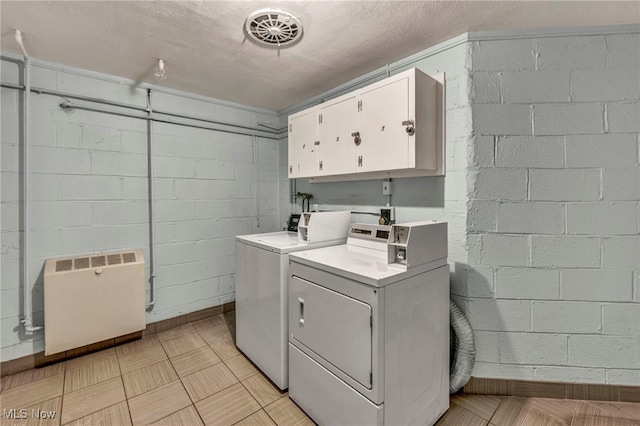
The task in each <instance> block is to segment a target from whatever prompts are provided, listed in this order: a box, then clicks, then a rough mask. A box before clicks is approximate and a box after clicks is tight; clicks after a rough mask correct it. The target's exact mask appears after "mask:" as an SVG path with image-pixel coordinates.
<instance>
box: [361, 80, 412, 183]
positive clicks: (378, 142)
mask: <svg viewBox="0 0 640 426" xmlns="http://www.w3.org/2000/svg"><path fill="white" fill-rule="evenodd" d="M360 101H361V111H360V113H359V118H358V131H359V132H360V137H361V139H362V142H361V143H360V145H359V146H358V147H357V148H356V155H357V167H356V171H358V172H372V171H379V170H394V169H403V168H406V167H407V166H408V164H409V135H408V134H407V132H406V130H405V128H406V126H404V125H403V124H402V122H403V121H406V120H409V119H410V117H409V78H408V77H407V78H403V79H401V80H397V81H394V82H392V83H389V84H386V85H383V86H376V87H375V88H373V89H371V90H365V91H363V92H362V94H361V98H360Z"/></svg>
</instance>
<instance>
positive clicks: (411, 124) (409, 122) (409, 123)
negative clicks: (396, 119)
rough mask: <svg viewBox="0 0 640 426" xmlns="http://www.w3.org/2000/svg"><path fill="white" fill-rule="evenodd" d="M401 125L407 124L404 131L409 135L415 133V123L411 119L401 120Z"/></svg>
mask: <svg viewBox="0 0 640 426" xmlns="http://www.w3.org/2000/svg"><path fill="white" fill-rule="evenodd" d="M402 125H403V126H407V127H406V128H405V129H404V131H405V132H407V134H408V135H409V136H413V135H415V134H416V125H415V122H414V121H413V120H407V121H403V122H402Z"/></svg>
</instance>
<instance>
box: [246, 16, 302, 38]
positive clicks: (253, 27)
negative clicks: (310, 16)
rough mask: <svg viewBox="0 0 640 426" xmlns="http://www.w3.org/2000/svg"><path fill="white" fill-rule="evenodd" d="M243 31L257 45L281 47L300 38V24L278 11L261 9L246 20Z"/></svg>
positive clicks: (293, 17)
mask: <svg viewBox="0 0 640 426" xmlns="http://www.w3.org/2000/svg"><path fill="white" fill-rule="evenodd" d="M245 31H246V32H247V35H248V36H249V38H251V39H252V40H254V41H255V42H257V43H260V44H263V45H268V46H275V47H283V46H288V45H291V44H294V43H295V42H296V41H298V40H299V39H300V37H302V24H301V23H300V20H299V19H298V18H296V17H295V16H293V15H292V14H290V13H288V12H285V11H282V10H278V9H261V10H258V11H256V12H253V13H252V14H251V15H249V17H248V18H247V21H246V23H245Z"/></svg>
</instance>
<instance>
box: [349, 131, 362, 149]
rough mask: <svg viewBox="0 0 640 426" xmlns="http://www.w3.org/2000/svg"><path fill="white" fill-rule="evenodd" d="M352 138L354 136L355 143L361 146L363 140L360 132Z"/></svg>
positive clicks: (353, 134) (355, 133)
mask: <svg viewBox="0 0 640 426" xmlns="http://www.w3.org/2000/svg"><path fill="white" fill-rule="evenodd" d="M351 136H353V143H355V144H356V146H359V145H360V143H361V142H362V139H360V132H353V133H351Z"/></svg>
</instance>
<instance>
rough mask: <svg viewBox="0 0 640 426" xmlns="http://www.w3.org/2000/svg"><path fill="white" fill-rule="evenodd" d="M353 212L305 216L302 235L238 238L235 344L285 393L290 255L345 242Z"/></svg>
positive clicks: (298, 233) (280, 234)
mask: <svg viewBox="0 0 640 426" xmlns="http://www.w3.org/2000/svg"><path fill="white" fill-rule="evenodd" d="M350 223H351V213H350V212H348V211H343V212H312V213H303V214H302V217H301V218H300V223H299V224H298V232H287V231H281V232H272V233H265V234H255V235H242V236H238V237H236V247H235V250H236V275H235V290H236V346H237V347H238V348H239V349H240V350H241V351H242V352H243V353H244V354H245V355H246V356H247V357H248V358H249V359H250V360H251V361H252V362H253V363H254V364H255V365H256V366H257V367H258V368H259V369H260V370H262V372H263V373H264V374H265V375H266V376H267V377H269V379H271V381H272V382H273V383H275V384H276V385H277V386H278V387H279V388H280V389H286V388H287V387H288V351H287V339H288V324H289V322H288V303H287V295H288V288H289V285H288V282H289V253H293V252H299V251H302V250H309V249H313V248H319V247H326V246H331V245H336V244H344V242H345V241H346V239H347V234H348V231H349V225H350Z"/></svg>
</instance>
